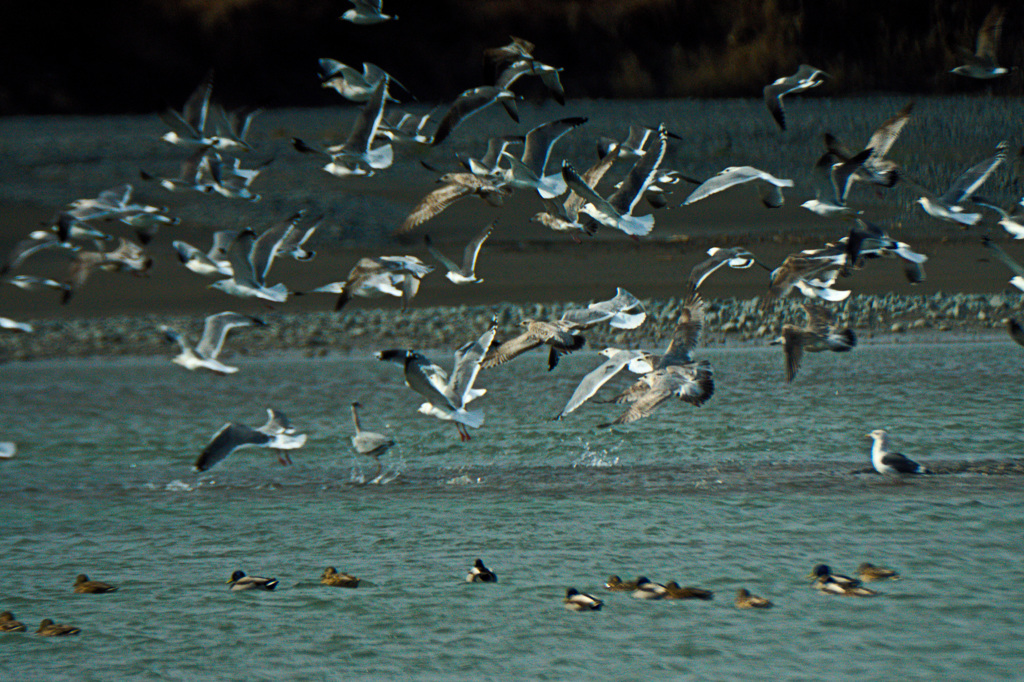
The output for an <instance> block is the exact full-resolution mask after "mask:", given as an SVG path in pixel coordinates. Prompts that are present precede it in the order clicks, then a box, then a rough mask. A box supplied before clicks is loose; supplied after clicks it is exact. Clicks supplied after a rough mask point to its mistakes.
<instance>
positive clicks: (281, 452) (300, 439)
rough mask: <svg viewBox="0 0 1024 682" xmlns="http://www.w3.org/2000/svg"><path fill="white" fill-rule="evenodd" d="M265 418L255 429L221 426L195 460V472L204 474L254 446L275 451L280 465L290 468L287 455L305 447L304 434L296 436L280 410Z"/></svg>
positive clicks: (270, 411) (268, 411) (244, 426)
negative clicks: (232, 454)
mask: <svg viewBox="0 0 1024 682" xmlns="http://www.w3.org/2000/svg"><path fill="white" fill-rule="evenodd" d="M267 417H268V418H267V423H266V424H264V425H263V426H261V427H259V428H258V429H253V428H250V427H248V426H246V425H244V424H237V423H234V422H230V423H227V424H225V425H224V426H222V427H221V429H220V431H218V432H217V433H216V434H214V436H213V438H212V439H211V440H210V442H209V443H208V444H207V445H206V447H205V448H203V451H202V453H200V455H199V458H198V459H197V460H196V464H195V470H196V471H206V470H208V469H210V468H211V467H213V466H215V465H216V464H219V463H220V462H222V461H224V459H226V458H227V456H228V455H230V454H231V453H232V452H234V451H235V450H237V449H238V448H244V447H255V446H260V447H267V448H270V449H272V450H276V451H277V459H278V461H279V462H280V463H281V464H284V465H288V464H291V463H292V459H291V457H290V456H289V455H288V452H287V451H288V450H295V449H297V448H301V447H302V446H303V445H305V444H306V434H304V433H301V434H300V433H297V432H296V430H295V427H293V426H292V425H291V423H290V422H289V421H288V417H287V416H285V414H284V412H281V411H280V410H275V409H268V410H267Z"/></svg>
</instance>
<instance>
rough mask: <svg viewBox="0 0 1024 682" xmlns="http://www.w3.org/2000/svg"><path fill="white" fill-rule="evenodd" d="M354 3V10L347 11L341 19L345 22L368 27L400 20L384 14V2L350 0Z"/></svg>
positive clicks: (380, 0)
mask: <svg viewBox="0 0 1024 682" xmlns="http://www.w3.org/2000/svg"><path fill="white" fill-rule="evenodd" d="M349 1H350V2H351V3H352V9H350V10H346V11H345V13H344V14H342V15H341V17H340V18H341V19H343V20H344V21H351V22H352V23H353V24H360V25H363V26H368V25H370V24H379V23H382V22H385V21H390V20H394V19H398V17H397V16H395V15H393V14H384V13H383V7H382V5H383V4H384V0H349Z"/></svg>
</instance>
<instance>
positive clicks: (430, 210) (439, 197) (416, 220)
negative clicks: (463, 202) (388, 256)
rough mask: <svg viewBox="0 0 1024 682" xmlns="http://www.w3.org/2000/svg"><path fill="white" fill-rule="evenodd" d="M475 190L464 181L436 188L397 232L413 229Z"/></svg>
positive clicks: (424, 198)
mask: <svg viewBox="0 0 1024 682" xmlns="http://www.w3.org/2000/svg"><path fill="white" fill-rule="evenodd" d="M473 191H474V188H472V187H469V186H467V185H464V184H462V183H450V184H447V185H445V186H444V187H440V188H438V189H435V190H434V191H432V192H430V193H428V194H427V196H425V197H423V199H422V200H421V201H420V203H419V204H417V206H416V208H414V209H413V210H412V212H411V213H410V214H409V215H408V216H406V218H405V220H404V221H403V222H402V226H401V227H400V228H398V230H396V232H397V233H398V234H401V233H403V232H408V231H409V230H412V229H413V228H415V227H417V226H418V225H420V224H422V223H425V222H426V221H428V220H430V219H431V218H433V217H434V216H436V215H437V214H439V213H441V212H442V211H444V210H445V209H446V208H448V207H449V206H451V205H452V204H453V203H455V202H456V201H458V200H459V199H461V198H463V197H466V196H469V195H470V194H472V193H473Z"/></svg>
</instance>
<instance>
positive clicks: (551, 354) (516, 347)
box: [481, 288, 647, 371]
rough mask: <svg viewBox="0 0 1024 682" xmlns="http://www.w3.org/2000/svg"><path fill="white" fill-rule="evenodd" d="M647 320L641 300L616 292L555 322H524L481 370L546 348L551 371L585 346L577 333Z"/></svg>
mask: <svg viewBox="0 0 1024 682" xmlns="http://www.w3.org/2000/svg"><path fill="white" fill-rule="evenodd" d="M646 319H647V313H645V312H644V311H643V306H642V304H641V303H640V300H639V299H637V298H636V297H635V296H633V294H631V293H629V292H628V291H626V290H625V289H622V288H618V289H616V291H615V296H614V297H613V298H610V299H608V300H607V301H600V302H598V303H591V304H590V305H589V306H587V307H586V308H571V309H569V310H566V311H565V313H563V314H562V317H561V318H559V319H557V320H552V321H546V320H533V319H525V320H523V321H522V322H521V323H520V324H521V325H522V326H523V327H525V331H523V332H522V333H521V334H519V335H518V336H516V337H514V338H511V339H509V340H508V341H504V342H501V343H497V342H496V343H495V344H494V345H493V346H492V347H491V349H490V351H489V352H488V353H487V355H486V357H484V359H483V364H482V365H481V367H483V368H484V369H488V368H491V367H497V366H498V365H503V364H505V363H506V362H508V361H509V360H512V359H513V358H517V357H519V356H520V355H522V354H523V353H525V352H526V351H528V350H533V349H534V348H539V347H540V346H543V345H547V346H549V347H550V350H549V351H548V370H549V371H550V370H552V369H554V368H555V366H556V365H557V364H558V359H559V358H560V357H561V356H562V355H566V354H568V353H572V352H573V351H577V350H579V349H580V348H582V347H583V345H584V344H585V343H586V339H585V338H584V337H583V335H582V334H580V333H579V332H581V331H584V330H587V329H590V328H591V327H593V326H595V325H597V324H600V323H602V322H607V323H608V324H609V325H610V326H612V327H615V328H617V329H635V328H636V327H639V326H640V325H641V324H643V322H644V320H646Z"/></svg>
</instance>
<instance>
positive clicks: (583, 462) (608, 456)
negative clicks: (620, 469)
mask: <svg viewBox="0 0 1024 682" xmlns="http://www.w3.org/2000/svg"><path fill="white" fill-rule="evenodd" d="M576 442H577V444H578V445H579V447H580V448H582V452H580V454H579V455H577V457H576V459H574V460H573V461H572V468H573V469H575V468H577V467H613V466H618V465H619V463H620V462H619V458H618V457H617V456H613V454H612V453H614V452H615V451H616V450H618V449H619V446H614V447H612V448H610V449H605V448H602V449H600V450H591V449H590V443H589V442H588V441H585V440H583V439H582V438H579V437H577V438H576Z"/></svg>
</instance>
